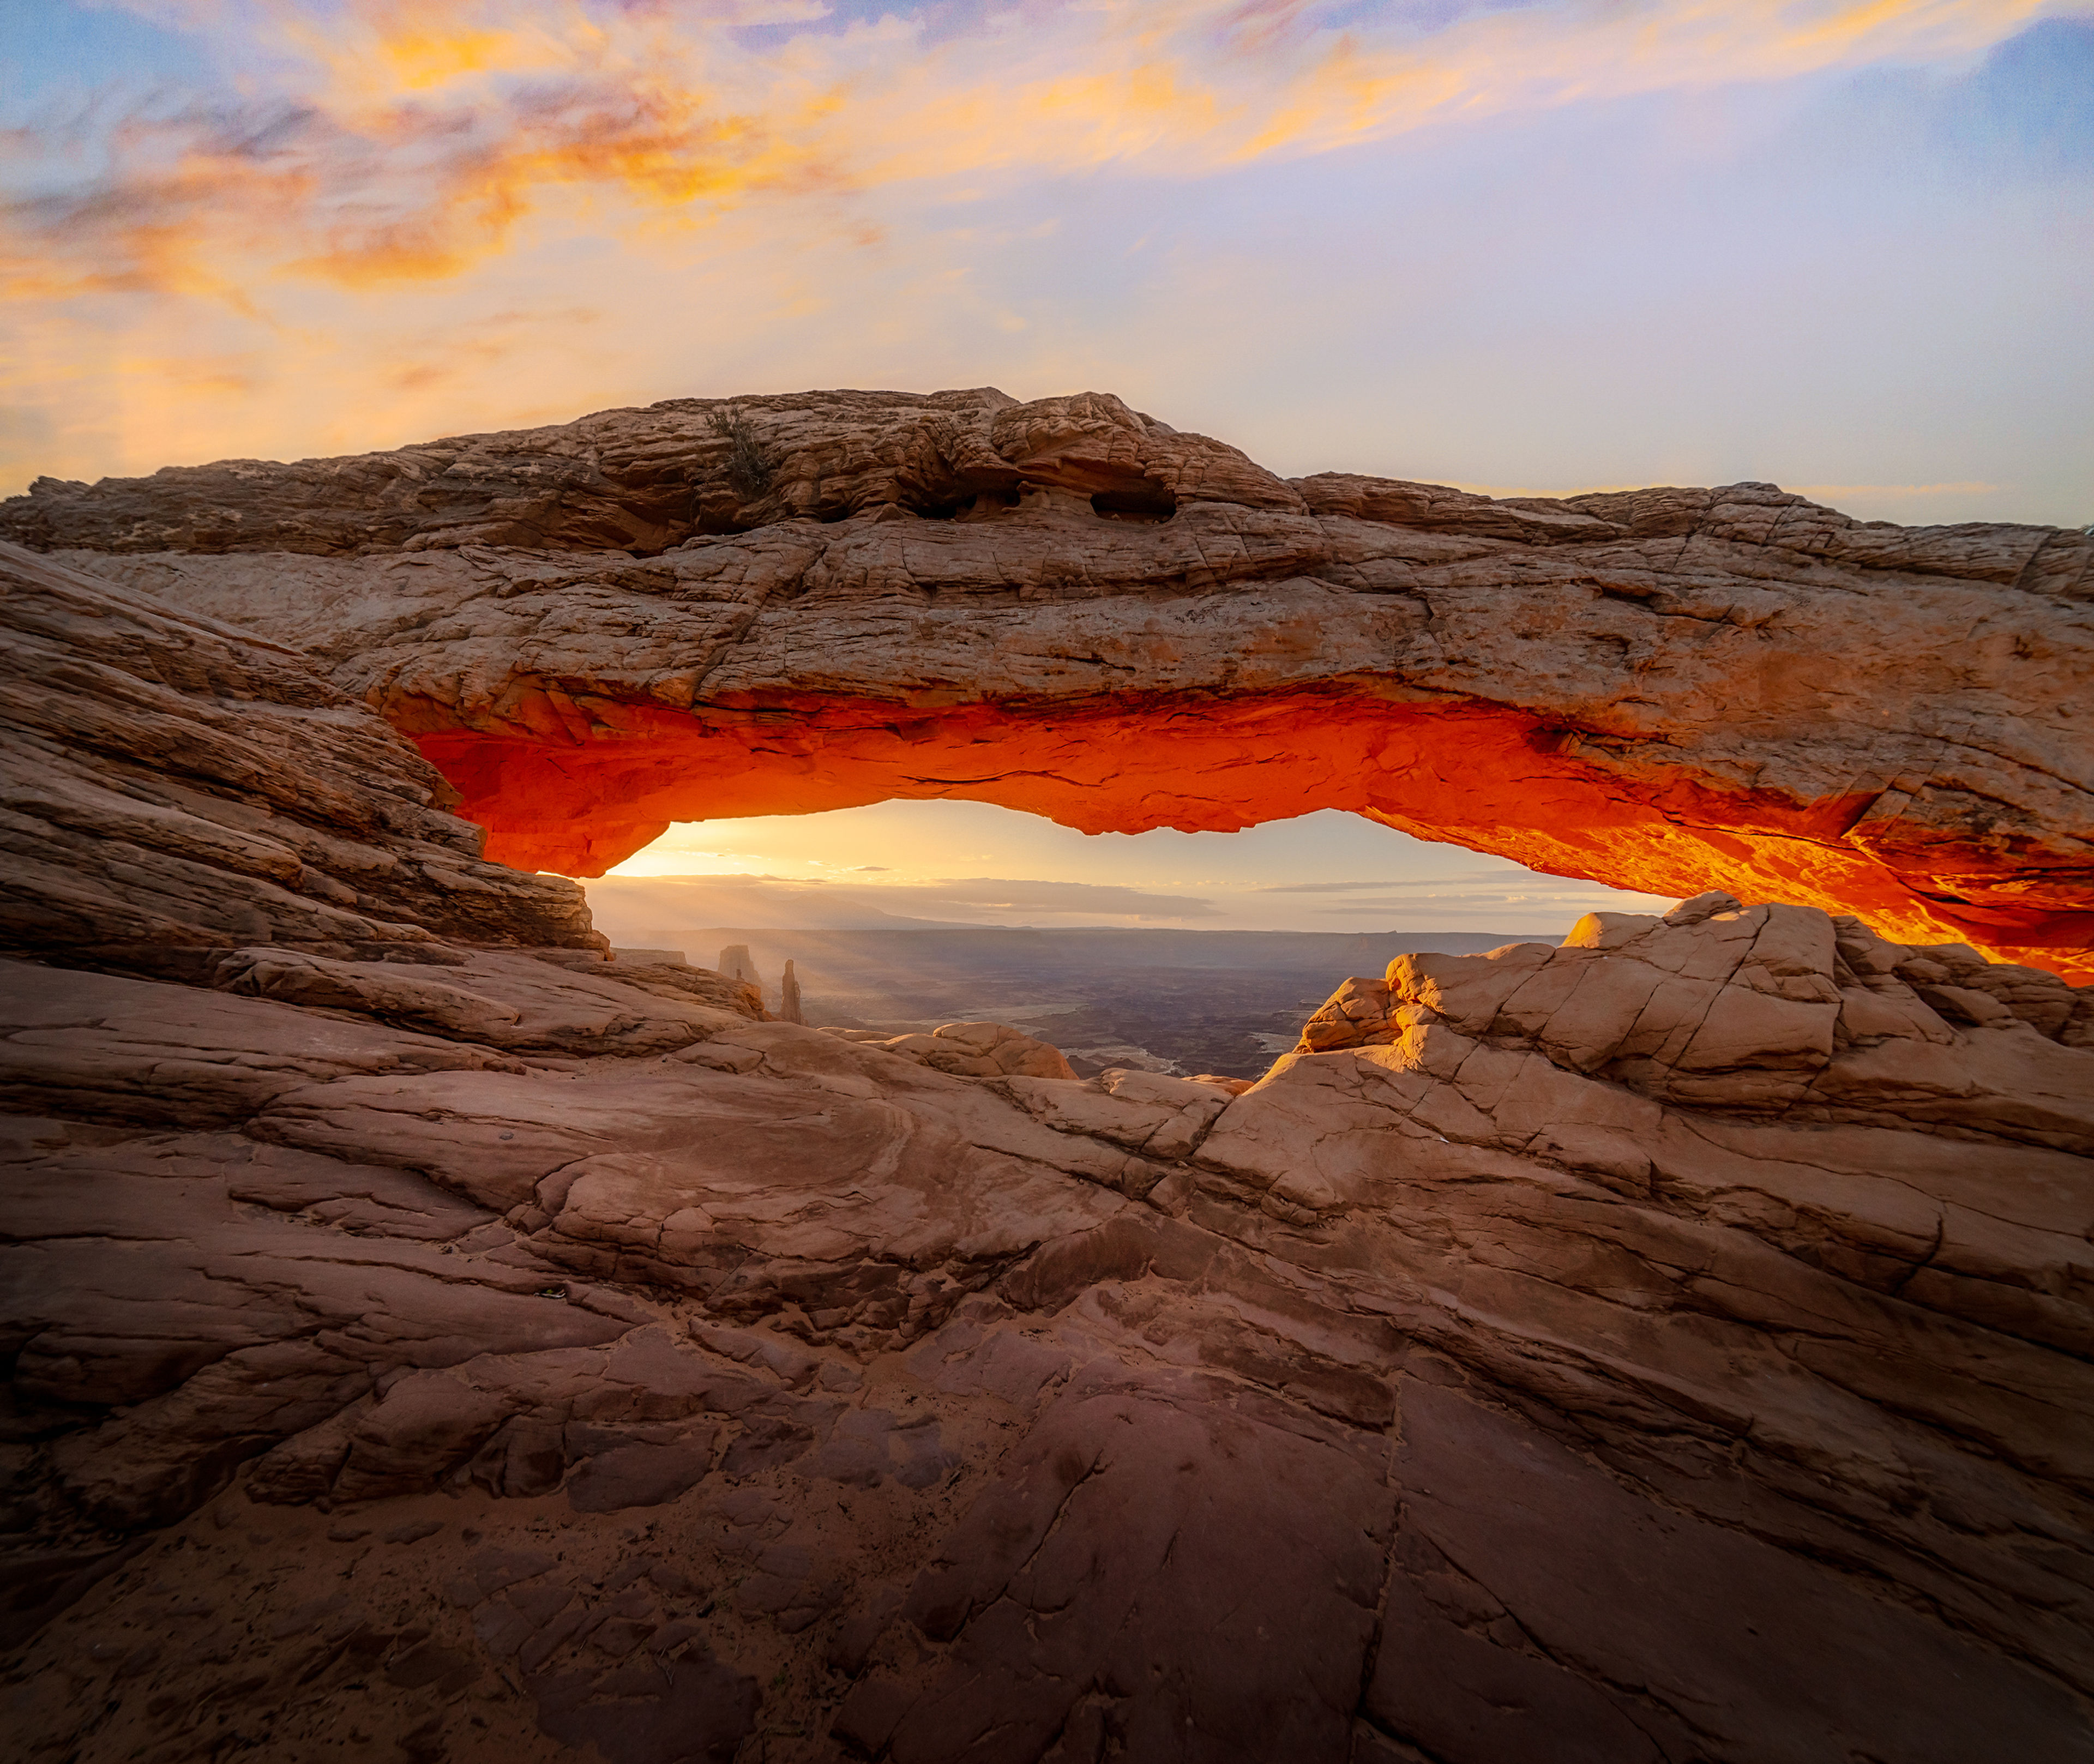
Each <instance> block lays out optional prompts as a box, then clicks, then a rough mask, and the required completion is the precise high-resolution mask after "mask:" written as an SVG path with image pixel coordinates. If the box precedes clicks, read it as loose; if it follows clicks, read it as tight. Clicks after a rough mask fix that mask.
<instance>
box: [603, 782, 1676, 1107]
mask: <svg viewBox="0 0 2094 1764" xmlns="http://www.w3.org/2000/svg"><path fill="white" fill-rule="evenodd" d="M586 886H587V888H588V891H589V903H590V908H591V910H592V913H593V915H594V918H595V920H596V923H597V928H598V929H600V930H602V932H605V934H606V936H609V937H610V940H611V942H612V944H613V945H614V946H615V947H617V948H619V949H628V950H655V951H673V952H675V953H677V954H681V955H683V956H684V958H687V959H688V960H690V961H692V962H696V963H698V964H699V965H701V966H704V967H715V966H720V965H722V964H723V961H725V962H726V965H728V966H733V965H735V964H734V962H733V961H732V960H728V959H727V956H726V953H727V952H728V951H730V950H734V949H745V950H746V951H747V952H748V953H749V959H751V960H752V961H753V962H754V967H755V970H756V977H757V979H758V982H759V984H762V986H763V988H764V990H765V996H766V1002H767V1005H768V1006H770V1008H771V1009H772V1010H784V1006H785V1001H784V994H783V989H782V984H781V983H782V980H783V976H784V964H785V963H786V962H793V964H794V965H795V968H796V971H797V985H798V988H799V990H800V993H801V996H802V1009H803V1010H804V1012H805V1014H806V1021H808V1022H809V1023H814V1024H815V1025H817V1026H828V1027H833V1028H847V1029H854V1030H871V1031H875V1032H880V1033H881V1034H891V1035H901V1034H914V1033H918V1032H924V1031H928V1030H929V1029H932V1028H937V1027H938V1026H939V1025H940V1024H941V1023H950V1022H954V1021H978V1020H988V1021H994V1022H1003V1023H1011V1024H1013V1025H1014V1027H1017V1028H1022V1029H1023V1030H1025V1031H1026V1032H1027V1033H1028V1034H1033V1035H1036V1036H1039V1037H1040V1039H1041V1040H1044V1041H1049V1042H1051V1043H1053V1044H1054V1045H1056V1046H1058V1047H1060V1048H1061V1049H1062V1051H1063V1052H1064V1054H1067V1055H1068V1057H1069V1058H1071V1062H1072V1063H1073V1064H1075V1067H1076V1068H1077V1070H1078V1071H1080V1072H1088V1071H1098V1070H1103V1069H1104V1068H1105V1067H1107V1066H1110V1065H1123V1066H1125V1065H1133V1066H1138V1067H1149V1068H1150V1069H1153V1070H1157V1071H1178V1072H1180V1073H1181V1074H1183V1075H1192V1074H1194V1073H1198V1072H1218V1073H1220V1074H1222V1075H1224V1076H1227V1077H1232V1078H1250V1077H1255V1076H1257V1075H1259V1074H1260V1073H1262V1072H1263V1071H1264V1070H1265V1069H1266V1067H1268V1066H1270V1065H1271V1062H1272V1061H1273V1059H1274V1058H1275V1057H1277V1055H1278V1054H1279V1053H1281V1052H1284V1050H1285V1049H1286V1048H1287V1047H1289V1046H1291V1045H1293V1041H1294V1039H1295V1037H1296V1036H1297V1034H1298V1032H1299V1031H1300V1028H1301V1023H1302V1022H1303V1021H1304V1020H1305V1019H1306V1018H1307V1017H1308V1016H1309V1015H1310V1014H1311V1013H1312V1012H1313V1011H1314V1010H1315V1009H1316V1007H1317V1006H1319V1005H1320V1004H1321V1003H1322V1002H1323V1000H1324V999H1325V998H1327V997H1328V996H1329V994H1330V993H1331V991H1332V988H1334V987H1336V985H1337V984H1339V983H1340V981H1342V980H1344V979H1345V977H1346V976H1347V975H1353V974H1361V975H1379V973H1381V972H1382V971H1384V969H1385V968H1386V967H1387V966H1388V962H1389V961H1390V960H1391V959H1392V958H1393V957H1394V956H1396V955H1397V954H1404V953H1407V952H1410V951H1415V950H1431V949H1437V950H1440V951H1443V952H1445V953H1447V954H1473V953H1475V952H1477V951H1480V950H1483V949H1494V948H1497V947H1498V946H1499V945H1503V944H1506V943H1513V942H1522V941H1546V942H1551V943H1553V942H1555V941H1558V940H1560V939H1561V937H1562V935H1563V933H1564V932H1566V930H1568V929H1569V928H1570V925H1571V924H1572V923H1575V921H1576V919H1578V918H1579V917H1580V916H1581V915H1583V914H1584V913H1586V912H1588V911H1591V910H1595V909H1611V910H1621V911H1638V912H1649V911H1657V910H1664V909H1665V908H1666V906H1670V904H1671V902H1670V900H1659V899H1656V898H1653V897H1649V896H1643V895H1633V894H1627V893H1623V892H1622V891H1619V890H1616V889H1607V888H1604V887H1601V885H1599V884H1593V883H1584V882H1575V881H1569V880H1565V879H1562V878H1560V877H1556V876H1548V875H1538V874H1536V873H1535V872H1533V871H1528V870H1526V869H1524V868H1523V867H1520V866H1519V865H1518V864H1515V863H1512V862H1509V861H1507V860H1505V859H1502V858H1490V857H1484V856H1479V855H1478V854H1475V853H1472V852H1468V851H1464V850H1462V849H1459V848H1457V847H1453V846H1447V845H1434V844H1431V843H1429V842H1427V841H1423V840H1418V839H1413V838H1410V837H1408V836H1405V835H1404V834H1401V833H1399V832H1395V831H1394V830H1392V829H1391V828H1385V827H1382V826H1379V825H1377V824H1376V823H1373V822H1371V821H1368V820H1366V819H1364V818H1362V817H1361V816H1358V815H1348V814H1345V813H1343V812H1340V811H1337V810H1323V811H1319V812H1317V813H1312V814H1310V815H1301V816H1297V817H1295V818H1293V819H1287V820H1282V821H1275V822H1271V823H1266V825H1263V826H1261V827H1257V828H1248V829H1245V830H1242V831H1239V832H1189V833H1188V832H1176V831H1175V830H1172V829H1169V828H1161V829H1155V830H1152V831H1150V832H1141V833H1132V834H1123V833H1093V834H1087V833H1083V832H1078V831H1076V830H1075V829H1074V828H1067V827H1062V826H1058V825H1057V824H1055V823H1054V822H1052V821H1049V820H1047V819H1044V818H1042V817H1040V816H1038V815H1028V814H1025V813H1022V812H1019V811H1017V810H1010V809H1006V808H1000V807H997V806H995V805H993V804H989V803H984V802H954V801H932V802H921V801H919V802H909V801H900V800H893V801H888V802H881V803H876V804H871V805H867V806H862V807H857V808H849V809H840V810H831V811H828V812H825V813H818V814H810V815H758V816H751V817H748V818H744V819H719V820H711V821H702V822H692V823H684V824H681V825H677V826H672V827H671V828H669V829H668V831H667V832H665V833H664V834H663V836H661V837H659V838H658V839H657V840H656V841H654V843H653V844H651V845H649V846H647V847H646V848H645V849H642V850H641V851H639V852H636V853H635V854H633V855H632V857H631V858H628V859H627V860H625V861H624V862H623V863H620V864H619V865H618V866H617V867H615V869H613V870H612V871H610V873H609V874H608V875H604V876H602V878H600V879H598V880H593V881H590V882H589V883H588V884H586Z"/></svg>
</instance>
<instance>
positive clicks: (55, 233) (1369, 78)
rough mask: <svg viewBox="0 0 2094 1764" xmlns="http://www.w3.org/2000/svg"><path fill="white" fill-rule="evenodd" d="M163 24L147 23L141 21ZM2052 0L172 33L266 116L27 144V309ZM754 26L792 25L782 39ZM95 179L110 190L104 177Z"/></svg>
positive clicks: (1653, 0)
mask: <svg viewBox="0 0 2094 1764" xmlns="http://www.w3.org/2000/svg"><path fill="white" fill-rule="evenodd" d="M141 10H143V8H141ZM2051 10H2056V8H2055V7H2053V5H2052V4H2051V3H2050V0H1721V3H1718V0H1564V3H1559V4H1556V5H1544V6H1535V7H1521V8H1518V9H1517V10H1514V11H1503V10H1499V11H1485V10H1474V11H1463V12H1458V13H1457V14H1456V15H1454V16H1453V18H1452V20H1449V21H1447V22H1445V23H1442V24H1438V25H1437V26H1436V27H1431V26H1429V25H1428V24H1427V23H1425V22H1423V18H1424V15H1423V14H1422V13H1420V12H1419V11H1416V10H1414V9H1413V8H1410V7H1405V6H1401V5H1392V6H1391V7H1388V8H1387V9H1385V11H1383V12H1381V13H1379V14H1377V15H1375V17H1374V19H1373V20H1371V22H1368V23H1364V24H1362V23H1358V22H1353V23H1351V24H1347V25H1346V26H1345V28H1337V27H1336V24H1333V23H1332V22H1331V20H1332V10H1331V9H1330V8H1329V7H1326V6H1324V5H1321V4H1318V3H1315V0H1092V3H1089V4H1085V5H1080V6H1079V5H1073V4H1070V5H1062V4H1044V3H1043V4H1033V5H1031V6H1023V7H1019V8H1018V9H1016V10H1013V11H997V12H993V13H987V14H984V15H981V16H980V17H978V18H977V19H975V20H973V21H972V22H971V23H962V24H960V25H959V26H958V27H957V28H950V29H949V30H947V31H945V33H944V34H942V35H939V36H937V37H936V38H935V40H934V39H933V37H932V33H931V32H930V30H929V28H928V25H927V24H925V23H924V22H923V20H920V19H912V18H894V17H884V18H882V19H881V20H879V21H878V22H876V23H858V24H847V25H845V26H844V27H843V28H836V21H835V20H832V19H828V18H821V17H815V16H813V15H814V14H815V12H816V11H817V9H815V8H811V7H806V6H804V5H782V6H774V7H758V6H753V5H745V6H735V5H728V4H719V3H712V4H676V3H671V0H625V3H623V4H615V3H611V0H523V3H520V4H519V3H507V4H502V5H498V6H497V5H495V4H493V0H344V3H342V4H341V5H338V6H334V7H327V8H325V9H322V8H319V7H311V6H306V5H301V4H298V3H296V0H219V3H215V4H211V5H208V6H206V5H205V4H203V3H202V0H193V3H190V4H187V5H173V6H165V5H163V6H161V7H158V8H156V9H154V14H153V15H154V16H156V17H158V18H159V19H161V20H164V21H169V22H176V23H185V24H187V25H188V26H189V28H192V29H193V30H195V31H198V32H199V33H202V34H203V35H204V36H205V37H206V38H207V39H208V40H210V41H211V42H212V43H214V44H215V45H217V46H219V47H220V48H221V49H222V50H223V51H224V54H226V55H227V56H228V58H229V61H230V64H231V70H232V75H233V76H234V77H233V85H234V86H235V87H237V89H238V90H239V92H240V95H239V96H237V97H236V96H233V95H232V93H230V92H227V93H217V94H211V95H207V96H204V97H199V98H196V99H194V100H193V101H186V102H181V101H171V100H169V99H167V98H159V99H155V100H153V101H150V102H144V103H141V104H137V105H135V106H133V107H131V108H129V109H128V110H124V111H116V112H114V113H112V112H111V111H110V110H109V109H108V108H107V107H106V106H103V105H100V104H90V105H89V106H86V107H85V109H84V110H82V111H80V112H79V113H77V114H76V115H71V116H67V117H53V118H49V119H45V120H44V122H43V123H41V124H40V125H39V126H38V127H37V128H33V129H29V130H20V131H16V132H15V137H14V138H13V140H12V141H11V142H10V146H11V148H12V150H13V157H14V160H15V167H16V170H15V180H14V181H15V188H16V189H17V190H18V191H20V192H21V193H20V194H19V195H18V197H17V198H16V199H15V201H14V202H11V204H10V205H9V206H8V207H7V211H6V214H5V221H4V237H5V244H6V246H7V267H6V273H7V286H8V287H9V289H10V290H11V293H14V294H15V295H16V296H17V297H22V296H28V297H33V298H65V297H67V296H69V295H73V294H80V293H111V292H119V293H120V292H136V291H141V290H147V291H153V292H159V293H176V294H192V295H194V294H202V295H208V296H212V297H215V298H219V299H222V300H225V301H228V302H232V303H233V304H234V305H235V306H240V305H241V303H243V302H252V301H254V299H255V298H257V296H258V290H259V289H263V288H265V287H266V286H267V285H269V284H270V283H272V282H274V281H278V280H316V281H319V282H323V283H332V284H335V285H341V286H344V287H349V288H367V287H371V286H373V285H383V284H388V283H399V282H403V281H415V280H441V279H445V278H450V277H455V276H460V275H463V273H465V272H467V271H468V270H470V269H471V267H473V266H474V265H475V264H476V263H480V261H482V260H484V259H487V258H489V257H490V256H494V255H498V254H502V252H504V251H506V250H510V249H511V248H512V247H513V245H515V241H516V240H517V237H518V236H519V231H520V230H521V229H523V228H525V227H526V226H527V225H530V224H558V223H565V224H571V225H576V226H581V227H586V228H595V229H598V230H609V231H611V232H622V233H627V234H631V233H635V232H646V231H647V230H649V229H661V228H689V227H702V226H703V225H704V224H706V223H707V222H708V221H710V220H714V219H717V218H718V217H719V216H720V215H723V214H725V213H727V212H728V211H732V210H734V209H736V208H740V207H742V206H747V205H749V204H752V203H758V202H765V203H784V204H787V205H793V204H798V205H800V206H802V207H806V205H808V204H809V203H810V202H813V203H815V204H817V205H822V206H819V208H807V211H806V216H805V219H806V224H809V225H811V226H819V227H823V228H828V229H831V230H841V231H845V232H847V231H848V230H849V228H852V227H854V226H855V227H858V228H861V229H866V230H867V236H868V237H869V236H870V228H871V223H870V222H869V221H867V219H865V217H864V216H863V215H862V214H861V213H858V212H857V211H856V208H855V206H854V205H855V204H857V203H858V202H860V200H861V199H862V198H864V197H865V196H867V193H871V192H874V191H877V190H884V189H895V188H897V187H907V186H923V187H924V188H925V189H927V191H928V190H930V189H933V188H935V187H936V186H938V185H941V184H943V183H945V182H946V181H948V180H952V179H954V178H955V177H964V178H969V179H980V178H981V177H984V176H989V177H994V176H999V175H1010V174H1018V175H1032V176H1038V175H1043V174H1045V175H1059V174H1066V173H1071V172H1096V171H1099V170H1113V171H1117V172H1123V173H1131V174H1136V175H1141V176H1197V175H1199V174H1201V173H1203V172H1212V171H1216V170H1220V169H1223V168H1227V167H1236V166H1240V165H1244V164H1246V163H1252V162H1255V161H1258V160H1260V159H1270V158H1275V157H1290V156H1301V155H1305V154H1319V153H1325V152H1328V151H1331V150H1335V149H1337V148H1340V147H1343V146H1348V145H1351V144H1354V143H1358V142H1362V141H1371V140H1377V139H1384V138H1387V137H1390V136H1392V135H1396V134H1399V133H1404V132H1405V131H1410V130H1414V129H1417V128H1422V127H1425V126H1427V125H1431V124H1440V123H1449V122H1462V123H1466V122H1471V121H1475V120H1479V119H1486V118H1490V117H1492V116H1497V115H1505V114H1506V113H1508V112H1512V111H1533V110H1537V109H1542V108H1547V107H1551V106H1561V105H1563V104H1566V103H1570V102H1589V101H1592V100H1595V99H1605V98H1622V97H1627V96H1633V95H1636V94H1639V93H1650V92H1656V91H1663V90H1678V89H1687V88H1693V87H1696V86H1704V85H1714V84H1718V83H1722V82H1731V81H1740V80H1768V79H1776V78H1781V77H1787V76H1795V75H1798V74H1802V73H1809V72H1817V71H1819V70H1822V69H1826V68H1830V67H1841V66H1852V65H1857V64H1860V63H1868V62H1875V61H1883V60H1902V61H1917V62H1928V61H1940V60H1944V59H1955V58H1960V57H1964V56H1967V55H1969V54H1974V53H1975V52H1978V51H1980V50H1983V49H1985V48H1987V47H1988V46H1991V45H1992V44H1994V43H1996V42H1998V41H2001V40H2002V39H2003V38H2005V37H2007V36H2009V35H2010V34H2011V33H2014V31H2016V30H2018V29H2019V28H2022V27H2023V26H2025V25H2026V24H2028V23H2029V22H2030V21H2031V20H2033V19H2035V18H2036V17H2038V16H2040V15H2042V14H2044V12H2045V11H2051ZM752 27H762V28H761V29H752ZM82 166H85V167H89V171H88V172H87V173H86V175H85V176H83V175H81V174H80V172H79V171H78V170H76V168H77V167H82Z"/></svg>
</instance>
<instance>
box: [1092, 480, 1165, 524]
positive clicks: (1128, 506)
mask: <svg viewBox="0 0 2094 1764" xmlns="http://www.w3.org/2000/svg"><path fill="white" fill-rule="evenodd" d="M1091 506H1092V508H1093V509H1094V510H1096V511H1097V513H1099V514H1101V515H1104V516H1105V517H1106V519H1108V520H1135V521H1163V520H1168V519H1171V516H1172V515H1175V514H1176V513H1177V512H1178V498H1177V497H1175V496H1173V495H1172V494H1171V493H1170V492H1169V491H1168V490H1166V489H1164V488H1163V486H1162V484H1143V485H1141V486H1140V487H1139V488H1137V489H1120V490H1101V491H1099V492H1098V493H1097V495H1095V496H1093V497H1092V498H1091Z"/></svg>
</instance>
